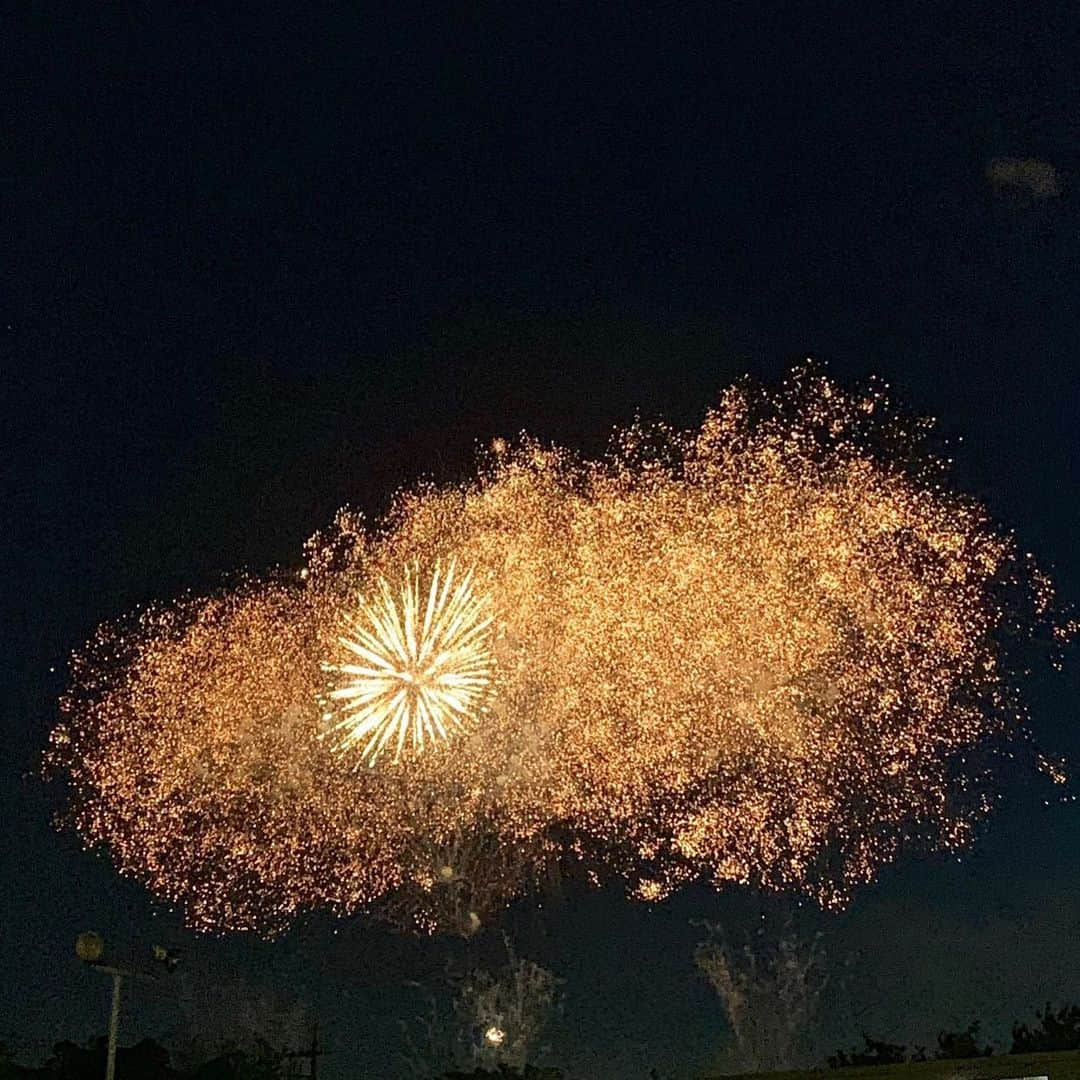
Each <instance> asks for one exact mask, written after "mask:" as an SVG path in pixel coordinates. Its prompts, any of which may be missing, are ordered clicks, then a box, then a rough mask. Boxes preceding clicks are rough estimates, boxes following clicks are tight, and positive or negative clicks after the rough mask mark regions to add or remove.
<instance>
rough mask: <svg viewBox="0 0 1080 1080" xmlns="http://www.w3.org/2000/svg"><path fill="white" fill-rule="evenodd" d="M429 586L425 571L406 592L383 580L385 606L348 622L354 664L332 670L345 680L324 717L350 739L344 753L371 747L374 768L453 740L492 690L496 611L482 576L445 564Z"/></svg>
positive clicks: (344, 638) (407, 576)
mask: <svg viewBox="0 0 1080 1080" xmlns="http://www.w3.org/2000/svg"><path fill="white" fill-rule="evenodd" d="M424 585H425V582H424V580H423V575H422V574H421V572H420V569H419V567H418V566H416V565H415V564H414V565H413V566H410V567H408V568H406V570H405V573H404V581H403V583H402V585H401V588H400V590H399V591H398V592H396V593H395V591H394V589H393V588H392V586H391V585H390V583H389V582H388V581H387V580H386V579H385V578H380V579H379V582H378V590H377V595H376V596H375V598H374V599H373V600H367V599H365V598H364V597H360V600H359V603H358V605H357V609H356V611H355V612H353V613H350V614H349V615H347V616H346V617H345V622H346V625H347V627H348V634H342V635H341V636H339V637H338V643H339V645H340V646H341V648H342V649H344V650H345V651H346V652H347V653H348V654H350V659H349V660H348V661H346V662H345V663H337V664H334V663H330V664H327V665H326V670H328V671H329V672H331V673H332V674H334V675H336V676H337V677H338V679H337V681H336V684H335V685H334V686H333V687H332V688H331V689H330V690H329V691H328V693H327V695H326V698H327V701H328V704H330V705H331V706H332V707H331V708H329V709H328V710H327V711H326V712H325V713H324V716H323V718H324V720H327V721H333V722H334V723H333V727H332V728H331V729H330V730H331V732H332V733H340V734H339V737H338V740H337V743H336V747H337V749H338V750H339V751H347V750H349V749H351V748H352V747H354V746H357V745H359V744H360V743H363V749H362V750H361V752H360V756H361V759H362V760H364V761H366V762H367V763H368V765H374V764H375V762H376V761H377V760H378V758H379V755H380V754H382V752H383V750H384V749H385V748H386V747H387V745H388V744H392V745H393V746H394V761H395V762H398V761H399V760H400V759H401V754H402V751H403V750H404V748H405V744H406V741H410V742H411V745H412V747H413V749H414V750H416V751H417V752H420V751H422V750H423V749H424V746H425V744H427V743H435V742H439V741H445V740H446V739H448V738H449V737H450V734H451V732H452V731H453V730H454V729H461V728H463V727H464V726H465V724H466V723H468V722H469V721H470V720H472V719H474V718H475V717H476V716H477V714H478V713H479V711H480V709H481V707H482V705H483V701H484V698H485V696H486V695H487V692H488V689H489V687H490V685H491V675H492V667H493V664H494V659H493V657H492V653H491V647H490V646H491V602H490V599H489V597H488V596H487V595H486V594H483V593H477V592H476V590H475V589H474V588H473V572H472V571H471V570H470V571H468V572H466V573H465V574H464V575H461V576H458V575H457V567H456V564H455V562H454V560H451V561H450V563H449V564H448V566H447V567H446V570H445V572H444V571H443V570H442V568H441V567H440V566H439V564H438V563H436V564H435V568H434V570H433V571H432V573H431V576H430V579H429V580H428V581H427V582H426V589H425V588H424Z"/></svg>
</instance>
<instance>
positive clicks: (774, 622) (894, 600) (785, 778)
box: [49, 368, 1067, 935]
mask: <svg viewBox="0 0 1080 1080" xmlns="http://www.w3.org/2000/svg"><path fill="white" fill-rule="evenodd" d="M926 427H927V425H926V424H925V423H923V422H920V421H911V420H909V419H907V418H905V417H904V416H903V414H902V413H898V412H897V411H896V410H895V409H894V408H893V407H892V406H891V404H890V403H889V400H888V398H887V396H886V395H885V394H884V392H883V390H882V389H881V388H880V387H879V386H871V387H869V388H866V389H865V390H860V391H857V392H855V393H849V392H846V391H844V390H843V389H842V388H841V387H839V386H838V385H837V384H835V383H833V382H831V381H830V380H828V379H826V378H824V377H823V376H822V375H821V374H820V373H818V372H817V371H816V370H814V369H812V368H808V369H802V370H800V371H797V372H795V373H794V374H793V375H792V376H791V377H790V378H789V379H788V380H787V381H786V382H785V383H784V384H782V385H781V386H780V387H779V388H777V389H776V390H768V389H767V388H764V387H760V386H756V385H754V384H751V383H745V384H740V385H739V386H736V387H732V388H729V389H728V390H726V391H725V392H724V393H723V395H722V396H721V398H720V400H719V401H718V403H717V406H716V408H714V409H712V410H710V411H709V412H708V413H707V414H706V416H705V418H704V422H703V423H702V424H701V425H700V427H698V428H697V429H695V430H690V431H685V432H679V431H673V430H671V429H670V428H664V427H659V428H650V427H645V426H643V425H641V424H635V425H633V426H631V427H629V428H627V429H624V430H622V431H620V432H618V433H617V435H616V439H615V443H614V445H613V448H612V451H611V452H610V453H609V454H608V455H607V456H606V457H605V458H603V459H601V460H599V461H583V460H581V459H580V458H577V457H575V456H574V455H572V454H570V453H568V452H566V451H563V450H560V449H558V448H554V449H552V448H544V447H541V446H540V445H539V444H537V443H535V442H531V441H529V440H528V439H523V440H522V441H520V442H518V443H516V444H514V445H507V446H499V447H495V448H493V449H494V450H495V453H494V455H493V456H492V457H491V458H490V459H488V460H487V464H486V465H485V466H484V467H483V468H482V469H481V470H480V471H479V472H478V474H477V476H475V477H474V478H472V479H471V480H468V481H466V482H465V483H463V484H460V485H451V486H448V487H444V488H436V487H434V486H431V485H424V486H419V487H417V488H415V489H413V490H411V491H408V492H405V493H403V494H402V495H400V496H399V498H398V499H397V500H396V502H395V504H394V506H393V507H392V508H391V512H390V513H389V514H388V515H387V516H386V517H385V518H384V519H383V520H382V521H381V522H380V523H379V526H378V527H377V528H375V529H369V528H368V527H367V526H366V525H365V523H364V522H363V521H362V520H361V519H359V518H358V517H357V516H356V515H354V514H351V513H348V512H342V513H341V514H340V515H339V516H338V518H337V520H336V521H335V523H334V525H333V527H332V528H331V529H328V530H326V531H325V532H324V533H322V534H319V535H317V536H316V537H314V538H313V539H312V541H311V542H310V543H309V545H308V557H307V563H306V567H305V569H304V570H303V571H302V572H301V574H300V575H299V577H298V578H297V579H295V580H285V581H280V580H273V581H259V580H249V581H248V582H247V583H246V584H244V585H243V587H240V588H234V589H231V590H228V591H225V592H223V593H221V594H219V595H216V596H213V597H210V598H207V599H204V600H199V599H195V598H190V599H187V600H183V601H180V602H178V603H177V604H173V605H167V606H165V607H161V608H156V609H151V610H150V611H147V612H144V613H143V614H141V615H140V616H139V617H138V618H137V619H136V620H132V621H130V622H129V623H127V624H126V625H118V626H116V627H113V628H108V627H103V628H102V629H101V630H99V632H98V633H97V635H96V636H95V638H94V639H93V640H92V641H91V642H90V643H88V645H87V647H86V648H85V649H84V650H83V651H82V652H81V653H80V654H79V655H78V656H77V657H76V659H75V663H74V666H73V672H72V674H73V679H72V684H71V687H70V689H69V691H68V693H67V694H66V695H65V698H64V701H63V702H62V712H63V722H62V723H61V724H60V725H59V726H58V727H57V729H56V730H55V731H54V733H53V737H52V746H51V750H50V755H49V757H50V760H51V761H52V762H53V763H54V764H55V765H57V766H58V767H60V768H61V769H62V770H64V771H65V772H66V773H67V775H68V777H69V779H70V781H71V785H72V789H73V805H72V815H71V819H72V821H73V823H74V825H75V827H76V828H77V829H78V831H79V833H80V834H81V836H82V837H83V839H84V840H85V842H86V843H87V844H88V845H93V846H103V847H106V848H108V849H109V851H110V853H111V855H112V857H113V859H114V861H115V862H116V864H117V865H118V867H119V868H120V869H121V870H122V871H123V872H125V873H128V874H132V875H134V876H136V877H138V878H139V879H140V880H142V881H145V882H146V883H147V884H148V885H149V886H150V887H151V888H152V889H153V890H154V892H155V893H156V894H157V895H158V896H160V897H162V898H164V899H165V900H167V901H168V902H170V903H176V904H183V906H184V908H185V910H186V913H187V916H188V919H189V921H190V922H191V923H192V924H193V925H195V926H198V927H200V928H202V929H207V930H223V929H230V930H239V929H247V928H252V927H257V928H259V929H260V930H269V931H273V930H277V929H281V928H283V927H285V926H286V925H288V924H289V922H290V921H292V920H293V919H294V918H295V917H296V916H297V915H298V914H299V913H302V912H305V911H311V910H314V909H328V910H330V911H333V912H337V913H340V914H346V913H351V912H359V911H365V912H368V913H371V914H375V915H378V916H379V917H382V918H385V919H387V920H389V921H390V922H392V923H393V924H394V925H397V926H408V927H417V928H422V929H424V930H430V931H433V932H434V931H435V930H450V931H452V932H456V933H462V934H465V935H468V934H471V933H473V932H475V930H476V929H477V927H478V926H479V925H481V924H482V923H483V922H485V921H486V920H488V919H489V918H492V917H494V916H495V915H496V913H497V912H498V911H499V910H500V909H501V908H502V907H504V906H505V904H506V903H507V902H508V901H509V900H510V899H511V898H512V897H513V896H515V895H517V894H520V893H521V892H522V891H523V890H524V889H525V887H526V883H527V882H528V881H530V880H536V879H537V877H538V875H539V874H540V873H541V872H542V871H543V870H544V868H545V867H546V866H548V865H550V864H551V863H552V862H553V861H554V860H557V859H561V858H564V857H565V858H568V859H573V860H577V861H579V862H580V863H581V864H582V865H584V867H585V868H586V871H587V873H588V874H589V875H590V879H591V880H594V881H595V882H597V883H599V882H601V881H604V880H607V879H610V878H613V877H614V878H621V879H623V881H624V882H625V884H626V886H627V889H628V891H629V892H630V894H631V895H633V896H635V897H637V898H639V899H641V900H645V901H647V902H656V901H659V900H660V899H662V898H663V897H665V896H667V895H669V894H670V893H672V892H673V891H674V890H676V889H678V888H679V887H681V886H682V885H683V884H685V883H686V882H689V881H692V880H695V879H705V880H707V881H710V882H712V883H713V884H714V885H715V886H716V887H718V888H720V887H724V886H725V885H727V884H731V883H740V884H748V885H754V886H757V887H761V888H764V889H771V890H794V891H796V892H799V893H803V894H806V895H809V896H813V897H815V898H816V899H818V900H819V901H820V902H822V903H824V904H829V905H837V904H842V903H843V902H845V901H846V900H847V899H848V898H849V897H850V895H851V893H852V890H853V889H854V888H856V887H857V886H858V885H860V884H862V883H864V882H868V881H871V880H873V878H874V876H875V875H876V873H877V872H878V871H879V870H880V868H881V867H882V866H884V865H885V864H887V863H889V862H890V861H892V860H893V859H895V858H896V857H897V856H898V855H899V853H900V852H901V851H903V850H905V849H906V848H907V847H909V846H910V845H911V844H913V843H914V844H915V845H916V846H917V847H923V848H925V847H939V848H947V849H950V850H954V849H958V848H960V847H962V846H964V845H966V844H968V843H970V841H971V839H972V836H973V830H974V827H975V825H976V824H977V822H978V821H979V820H980V819H981V818H982V817H983V816H984V815H985V814H986V813H988V812H989V811H990V809H991V808H992V806H993V805H994V802H995V799H994V792H993V789H992V787H991V786H990V784H991V781H992V779H993V775H994V772H995V770H996V769H997V768H998V767H999V765H1003V764H1004V762H1006V761H1007V760H1011V757H1010V756H1008V755H1005V754H1003V753H1000V751H1003V750H1005V749H1006V748H1008V749H1009V755H1011V754H1012V749H1013V747H1010V745H1009V744H1010V741H1011V739H1012V736H1013V735H1014V734H1015V733H1016V731H1017V730H1018V729H1019V728H1020V727H1021V726H1022V724H1023V719H1024V713H1023V706H1022V703H1021V699H1020V698H1019V696H1018V690H1019V686H1018V684H1017V682H1016V677H1017V675H1018V672H1019V671H1020V670H1022V666H1021V665H1020V664H1019V660H1020V659H1021V658H1022V657H1021V654H1020V653H1018V652H1015V651H1014V650H1016V649H1018V648H1019V647H1020V645H1021V643H1022V635H1021V634H1020V631H1023V630H1027V631H1029V632H1033V633H1038V634H1043V632H1044V631H1046V630H1048V629H1049V628H1050V626H1051V625H1052V622H1053V619H1054V617H1055V615H1054V612H1055V607H1054V603H1053V589H1052V586H1051V584H1050V582H1049V581H1048V580H1047V579H1046V578H1045V577H1044V576H1043V575H1042V574H1040V573H1039V572H1038V571H1037V570H1035V568H1034V566H1033V565H1032V564H1031V563H1030V561H1029V560H1027V559H1024V558H1022V557H1021V556H1020V554H1019V553H1018V552H1017V550H1016V546H1015V543H1014V541H1013V539H1012V538H1011V537H1010V536H1009V535H1008V534H1006V533H1003V532H1001V531H1000V530H998V529H996V528H995V527H994V526H993V524H992V522H991V521H990V519H989V517H988V516H987V514H986V512H985V510H983V509H982V508H981V507H979V506H978V505H977V504H975V503H973V502H972V501H970V500H968V499H966V498H964V497H963V496H961V495H958V494H955V493H953V492H951V491H950V490H949V486H948V484H947V483H944V482H943V481H944V479H945V478H946V476H945V463H944V462H941V461H940V460H939V459H937V458H935V457H934V456H933V455H932V454H928V453H927V446H926V441H925V439H926V433H927V432H926ZM465 569H468V570H469V572H468V573H464V572H463V571H464V570H465ZM358 588H359V589H360V590H361V591H362V593H363V596H364V599H363V600H361V602H360V603H359V604H357V603H356V602H355V600H354V599H353V598H354V597H355V596H356V593H357V590H358ZM343 611H344V612H347V613H348V617H347V618H346V620H345V626H343V625H342V619H343ZM1066 630H1067V628H1062V627H1056V626H1055V627H1054V634H1055V635H1056V636H1057V637H1061V638H1063V637H1064V636H1067V633H1066ZM1006 635H1007V636H1006ZM496 657H497V667H496V663H495V658H496ZM325 662H329V672H330V675H331V677H330V679H329V685H328V679H327V674H326V670H325V668H324V667H321V666H320V665H321V664H324V663H325ZM496 672H497V691H498V707H497V708H494V707H493V708H491V709H487V708H486V706H487V705H488V703H489V702H492V703H493V704H494V689H495V686H496ZM319 700H322V701H323V702H324V705H323V710H324V711H325V713H327V714H328V718H327V720H325V721H324V722H323V724H322V725H320V715H319V713H320V709H319V708H317V707H316V702H317V701H319ZM481 715H482V717H483V722H482V727H481V726H480V725H479V724H477V723H476V718H477V717H480V716H481ZM462 727H466V728H468V727H472V728H473V732H474V734H473V735H472V736H470V737H463V736H461V735H459V736H458V737H457V738H455V739H453V740H452V744H451V745H450V746H448V747H447V752H444V753H438V754H434V753H424V752H420V751H422V750H424V749H425V748H427V747H430V746H431V745H432V744H435V743H439V742H440V741H441V740H443V739H445V738H447V736H450V735H453V734H454V733H455V732H457V731H458V729H459V728H462ZM381 755H386V757H390V756H394V757H395V758H400V767H397V768H385V769H372V768H366V767H363V766H364V763H365V762H366V763H367V764H369V765H370V764H373V763H374V762H375V761H376V760H377V759H378V760H379V761H380V763H381V761H382V757H381ZM358 766H360V767H358ZM1051 766H1052V763H1051ZM1043 768H1044V769H1048V766H1047V765H1046V764H1045V763H1044V764H1043ZM1048 771H1049V769H1048ZM1051 776H1052V778H1054V779H1055V780H1057V779H1058V777H1057V776H1055V775H1054V772H1053V771H1051ZM1061 778H1062V779H1064V777H1061Z"/></svg>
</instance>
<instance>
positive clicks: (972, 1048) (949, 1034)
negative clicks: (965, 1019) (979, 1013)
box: [934, 1020, 993, 1061]
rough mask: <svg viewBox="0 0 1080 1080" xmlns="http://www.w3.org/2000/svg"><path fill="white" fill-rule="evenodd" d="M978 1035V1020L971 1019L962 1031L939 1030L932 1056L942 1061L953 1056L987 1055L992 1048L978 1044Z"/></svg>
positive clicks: (972, 1056) (991, 1051)
mask: <svg viewBox="0 0 1080 1080" xmlns="http://www.w3.org/2000/svg"><path fill="white" fill-rule="evenodd" d="M978 1036H979V1021H978V1020H973V1021H972V1022H971V1023H970V1024H968V1026H967V1028H966V1029H965V1030H964V1031H940V1032H938V1037H937V1041H938V1048H937V1053H936V1054H935V1055H934V1057H936V1058H938V1059H940V1060H943V1061H944V1060H951V1059H953V1058H974V1057H989V1056H990V1055H991V1054H992V1053H993V1049H992V1048H991V1047H989V1046H979V1045H978V1044H977V1042H976V1039H978Z"/></svg>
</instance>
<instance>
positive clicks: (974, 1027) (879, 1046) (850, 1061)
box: [827, 1002, 1080, 1069]
mask: <svg viewBox="0 0 1080 1080" xmlns="http://www.w3.org/2000/svg"><path fill="white" fill-rule="evenodd" d="M1035 1020H1036V1022H1035V1023H1034V1024H1032V1025H1030V1026H1029V1025H1028V1024H1021V1023H1018V1022H1017V1023H1014V1024H1013V1026H1012V1045H1011V1046H1010V1047H1009V1050H1008V1053H1010V1054H1039V1053H1047V1052H1051V1051H1055V1050H1080V1005H1063V1006H1061V1007H1060V1008H1058V1009H1057V1010H1055V1009H1053V1008H1051V1006H1050V1004H1049V1002H1048V1003H1047V1005H1046V1007H1045V1008H1044V1009H1043V1010H1042V1011H1039V1010H1038V1009H1036V1010H1035ZM992 1053H994V1048H993V1047H992V1046H990V1045H980V1039H979V1021H978V1020H974V1021H972V1022H971V1023H970V1024H969V1025H968V1026H967V1027H966V1028H965V1029H964V1030H963V1031H941V1032H938V1037H937V1049H936V1050H935V1051H934V1052H933V1053H929V1052H928V1051H927V1048H926V1047H925V1046H914V1047H908V1046H905V1045H903V1044H901V1043H890V1042H886V1041H884V1040H881V1039H872V1038H871V1037H870V1036H869V1035H865V1034H864V1035H863V1045H862V1046H861V1047H855V1048H853V1049H850V1050H837V1051H836V1053H835V1054H832V1055H830V1057H829V1058H828V1059H827V1061H828V1063H829V1067H830V1068H832V1069H843V1068H849V1067H851V1066H856V1065H858V1066H866V1065H902V1064H905V1063H907V1062H916V1061H930V1060H939V1061H945V1060H954V1059H956V1058H976V1057H989V1056H990V1055H991V1054H992Z"/></svg>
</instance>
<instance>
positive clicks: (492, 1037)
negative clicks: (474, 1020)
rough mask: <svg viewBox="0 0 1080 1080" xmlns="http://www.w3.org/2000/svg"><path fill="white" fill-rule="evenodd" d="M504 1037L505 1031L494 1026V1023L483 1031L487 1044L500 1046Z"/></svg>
mask: <svg viewBox="0 0 1080 1080" xmlns="http://www.w3.org/2000/svg"><path fill="white" fill-rule="evenodd" d="M505 1038H506V1032H505V1031H503V1029H502V1028H500V1027H496V1026H495V1025H494V1024H492V1025H491V1027H489V1028H488V1029H487V1031H485V1032H484V1041H485V1042H487V1044H488V1045H489V1046H502V1044H503V1039H505Z"/></svg>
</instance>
